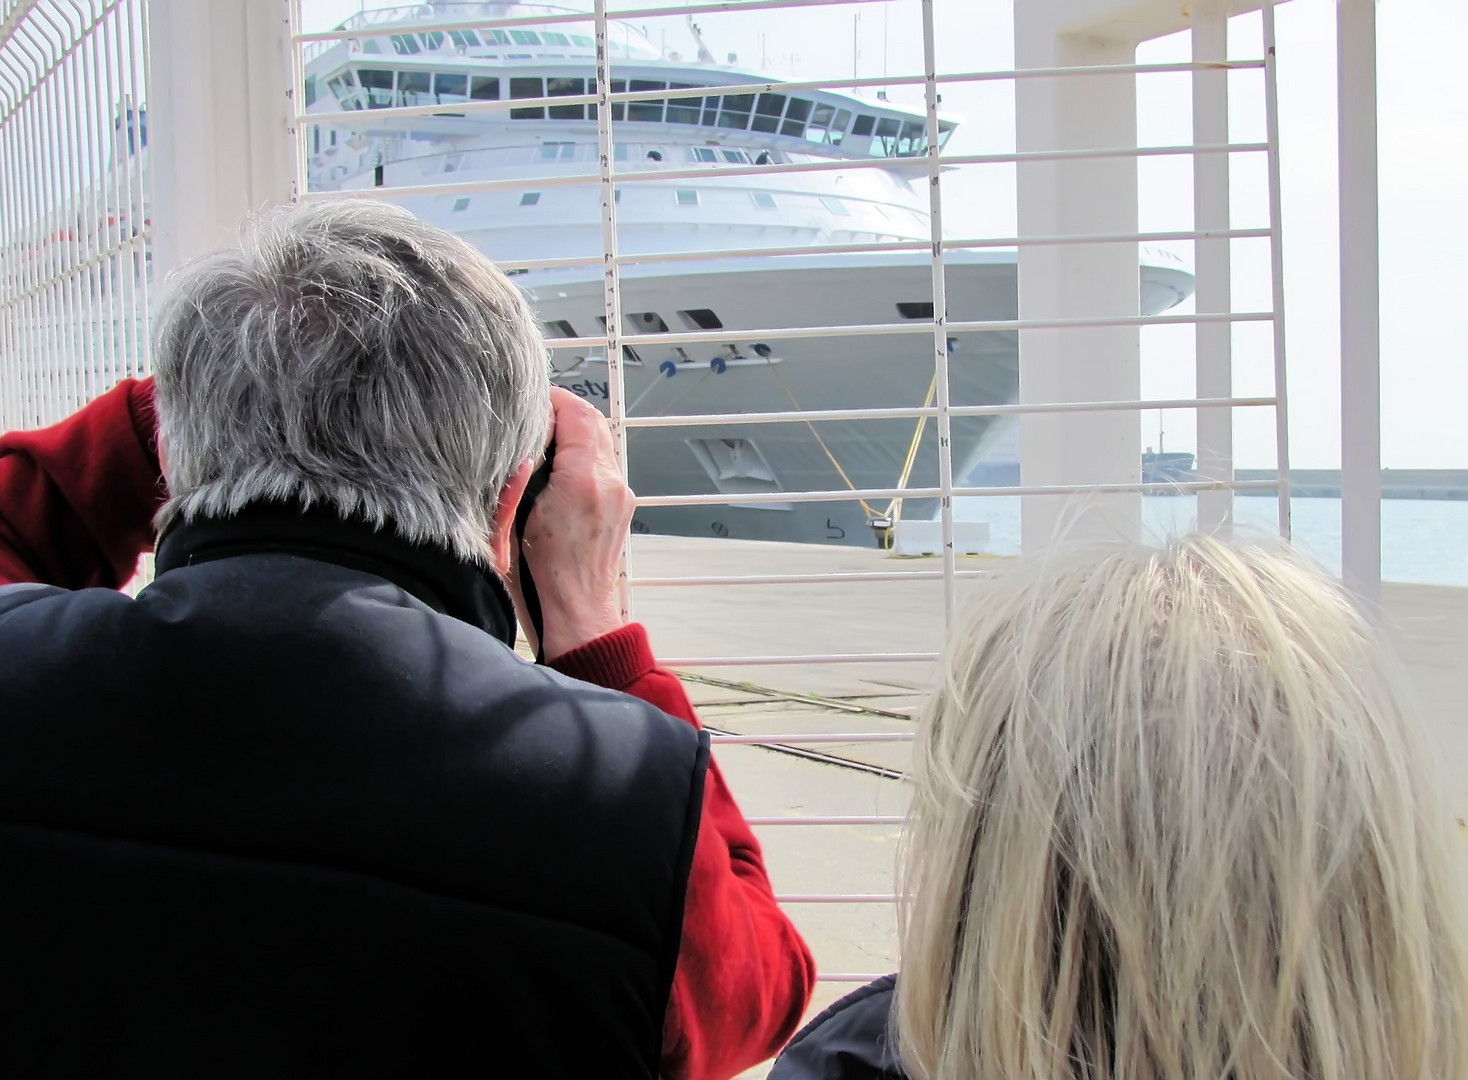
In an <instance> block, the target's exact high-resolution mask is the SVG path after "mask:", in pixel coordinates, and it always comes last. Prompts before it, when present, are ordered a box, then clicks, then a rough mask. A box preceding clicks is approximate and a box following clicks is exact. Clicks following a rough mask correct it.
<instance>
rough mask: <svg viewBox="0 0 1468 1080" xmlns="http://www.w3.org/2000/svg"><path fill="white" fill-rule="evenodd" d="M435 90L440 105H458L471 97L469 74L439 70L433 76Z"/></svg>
mask: <svg viewBox="0 0 1468 1080" xmlns="http://www.w3.org/2000/svg"><path fill="white" fill-rule="evenodd" d="M433 92H434V96H436V97H437V98H438V103H439V104H440V105H456V104H458V103H459V102H461V101H465V100H467V99H468V97H469V76H467V75H449V74H446V73H444V72H439V74H437V75H435V76H434V77H433Z"/></svg>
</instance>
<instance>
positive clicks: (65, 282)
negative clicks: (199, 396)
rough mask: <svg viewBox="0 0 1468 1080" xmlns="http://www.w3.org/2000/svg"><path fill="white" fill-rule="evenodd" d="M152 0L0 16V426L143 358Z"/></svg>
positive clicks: (47, 412)
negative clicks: (144, 166) (149, 0)
mask: <svg viewBox="0 0 1468 1080" xmlns="http://www.w3.org/2000/svg"><path fill="white" fill-rule="evenodd" d="M147 15H148V12H147V4H146V2H145V0H12V2H11V3H10V4H8V5H7V6H6V8H5V11H4V15H3V17H0V430H7V429H12V428H25V427H34V426H37V425H40V424H45V423H49V422H51V421H54V420H57V419H60V418H61V417H62V416H64V415H66V414H67V413H69V412H71V411H72V410H74V409H75V408H77V407H78V406H80V405H81V404H82V403H84V402H85V401H87V400H88V399H90V398H92V397H94V396H96V395H97V394H100V393H101V392H103V391H104V390H106V389H107V388H109V387H110V386H112V385H113V384H114V383H115V382H117V380H118V379H120V378H124V377H126V376H129V375H137V374H139V373H141V372H143V371H145V370H146V368H147V311H148V272H147V268H148V244H149V238H150V233H151V228H150V225H151V223H150V221H149V217H148V214H149V200H148V195H147V191H146V189H145V185H146V180H145V175H144V172H143V170H142V168H141V163H142V160H143V157H144V155H145V154H146V150H145V149H144V147H145V144H146V139H147V119H146V112H145V105H146V101H147V89H146V87H147V64H148V56H147V32H148V31H147Z"/></svg>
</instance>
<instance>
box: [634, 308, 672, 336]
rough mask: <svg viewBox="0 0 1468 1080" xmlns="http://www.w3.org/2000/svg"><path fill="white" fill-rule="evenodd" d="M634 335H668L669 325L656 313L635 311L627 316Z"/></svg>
mask: <svg viewBox="0 0 1468 1080" xmlns="http://www.w3.org/2000/svg"><path fill="white" fill-rule="evenodd" d="M627 321H628V322H629V323H631V324H632V332H633V333H634V334H666V333H667V332H668V324H667V323H665V322H663V317H662V316H661V315H659V314H658V313H657V312H656V311H634V312H632V314H630V315H628V316H627Z"/></svg>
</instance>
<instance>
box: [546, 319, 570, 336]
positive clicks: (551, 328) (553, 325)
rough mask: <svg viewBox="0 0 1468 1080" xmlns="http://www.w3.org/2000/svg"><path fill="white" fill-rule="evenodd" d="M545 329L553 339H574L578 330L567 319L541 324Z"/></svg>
mask: <svg viewBox="0 0 1468 1080" xmlns="http://www.w3.org/2000/svg"><path fill="white" fill-rule="evenodd" d="M540 325H541V326H543V327H545V332H546V334H547V335H549V336H550V337H553V338H573V337H575V336H576V328H575V327H574V326H572V325H571V324H570V323H569V322H567V321H566V320H565V319H553V320H550V321H548V322H543V323H541V324H540Z"/></svg>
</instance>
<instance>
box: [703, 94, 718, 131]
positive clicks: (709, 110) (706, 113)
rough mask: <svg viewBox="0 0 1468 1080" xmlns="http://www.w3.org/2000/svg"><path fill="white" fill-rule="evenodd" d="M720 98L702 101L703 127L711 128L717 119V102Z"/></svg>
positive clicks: (709, 98)
mask: <svg viewBox="0 0 1468 1080" xmlns="http://www.w3.org/2000/svg"><path fill="white" fill-rule="evenodd" d="M721 100H722V99H721V98H716V97H706V98H704V99H703V126H704V127H713V126H714V124H715V123H716V122H717V121H718V118H719V102H720V101H721Z"/></svg>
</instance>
